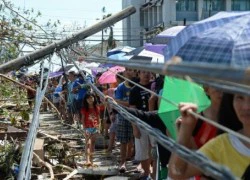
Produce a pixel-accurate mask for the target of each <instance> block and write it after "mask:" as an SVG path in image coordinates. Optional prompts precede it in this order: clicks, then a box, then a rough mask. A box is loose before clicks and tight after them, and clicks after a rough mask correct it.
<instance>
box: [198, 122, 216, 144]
mask: <svg viewBox="0 0 250 180" xmlns="http://www.w3.org/2000/svg"><path fill="white" fill-rule="evenodd" d="M216 132H217V128H216V127H214V126H213V125H211V124H208V123H206V122H202V125H201V127H200V129H199V131H198V133H197V134H196V135H195V136H194V141H195V144H196V146H197V147H198V148H200V147H201V146H203V145H204V144H206V143H207V142H208V141H209V140H210V139H212V138H214V137H215V136H216Z"/></svg>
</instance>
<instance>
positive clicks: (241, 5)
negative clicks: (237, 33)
mask: <svg viewBox="0 0 250 180" xmlns="http://www.w3.org/2000/svg"><path fill="white" fill-rule="evenodd" d="M232 10H233V11H248V10H250V1H249V0H232Z"/></svg>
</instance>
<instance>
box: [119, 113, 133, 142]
mask: <svg viewBox="0 0 250 180" xmlns="http://www.w3.org/2000/svg"><path fill="white" fill-rule="evenodd" d="M116 121H117V131H116V138H117V141H118V142H120V143H129V142H130V141H131V139H132V138H133V129H132V125H131V123H130V122H129V121H128V120H126V119H124V117H122V116H121V115H119V114H117V118H116Z"/></svg>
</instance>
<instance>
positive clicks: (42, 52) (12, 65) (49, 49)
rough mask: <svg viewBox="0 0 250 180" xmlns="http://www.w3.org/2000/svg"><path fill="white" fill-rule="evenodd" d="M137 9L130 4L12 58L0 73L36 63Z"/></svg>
mask: <svg viewBox="0 0 250 180" xmlns="http://www.w3.org/2000/svg"><path fill="white" fill-rule="evenodd" d="M135 12H136V9H135V8H134V7H133V6H130V7H128V8H126V9H124V10H122V11H120V12H119V13H117V14H114V15H112V16H110V17H108V18H106V19H104V20H102V21H101V22H99V23H97V24H95V25H93V26H90V27H88V28H86V29H84V30H83V31H81V32H79V33H76V34H73V35H71V36H70V37H67V38H65V39H63V40H60V41H57V42H54V43H52V44H50V45H48V46H45V47H44V48H42V49H39V50H36V51H33V52H32V53H30V54H27V55H25V56H22V57H19V58H16V59H14V60H11V61H9V62H7V63H5V64H2V65H0V73H6V72H9V71H11V70H14V69H19V68H21V67H22V66H24V65H27V64H32V63H34V61H35V60H37V59H40V58H43V57H44V56H46V55H49V54H52V53H53V52H54V51H58V50H60V49H63V48H66V47H68V46H70V45H72V44H74V43H76V42H78V41H80V40H83V39H85V38H87V37H89V36H91V35H93V34H95V33H97V32H99V31H101V30H102V29H104V28H107V27H109V26H111V25H113V24H114V23H116V22H118V21H120V20H122V19H124V18H126V17H128V16H130V15H131V14H133V13H135Z"/></svg>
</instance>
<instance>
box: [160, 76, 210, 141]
mask: <svg viewBox="0 0 250 180" xmlns="http://www.w3.org/2000/svg"><path fill="white" fill-rule="evenodd" d="M162 96H163V97H165V98H166V99H168V100H170V101H172V102H174V103H176V104H179V103H180V102H192V103H195V104H197V105H198V107H199V109H198V112H201V111H203V110H204V109H206V108H207V107H208V106H210V100H209V99H208V97H207V95H206V94H205V92H204V90H203V88H202V87H201V86H199V85H198V84H195V83H193V82H189V81H185V80H182V79H177V78H172V77H168V76H165V80H164V88H163V94H162ZM158 114H159V116H160V118H161V119H162V121H163V122H164V124H165V125H166V127H167V128H168V130H169V132H170V134H171V137H173V138H174V139H175V138H176V125H175V121H176V119H177V118H178V117H179V116H180V113H179V110H178V107H176V106H174V105H172V104H170V103H169V102H166V101H164V100H161V102H160V108H159V110H158Z"/></svg>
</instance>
